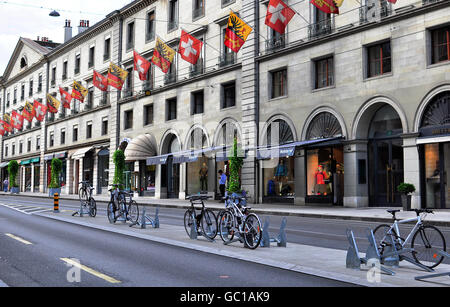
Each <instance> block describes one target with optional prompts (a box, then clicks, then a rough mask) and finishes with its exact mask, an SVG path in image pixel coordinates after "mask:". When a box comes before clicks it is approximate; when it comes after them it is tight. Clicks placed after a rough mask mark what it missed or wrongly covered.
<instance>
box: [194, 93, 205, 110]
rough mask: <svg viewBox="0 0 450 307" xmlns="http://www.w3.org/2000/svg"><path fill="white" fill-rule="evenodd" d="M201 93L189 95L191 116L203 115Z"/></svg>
mask: <svg viewBox="0 0 450 307" xmlns="http://www.w3.org/2000/svg"><path fill="white" fill-rule="evenodd" d="M203 96H204V95H203V91H199V92H195V93H192V94H191V115H195V114H202V113H203V101H204V97H203Z"/></svg>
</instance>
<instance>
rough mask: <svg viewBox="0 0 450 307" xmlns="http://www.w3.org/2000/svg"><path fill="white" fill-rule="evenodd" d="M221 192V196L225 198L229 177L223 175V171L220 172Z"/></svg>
mask: <svg viewBox="0 0 450 307" xmlns="http://www.w3.org/2000/svg"><path fill="white" fill-rule="evenodd" d="M218 173H219V176H220V178H219V190H220V195H221V196H222V197H225V184H226V183H227V175H225V174H224V173H223V171H222V170H219V172H218Z"/></svg>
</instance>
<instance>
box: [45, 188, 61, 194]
mask: <svg viewBox="0 0 450 307" xmlns="http://www.w3.org/2000/svg"><path fill="white" fill-rule="evenodd" d="M55 193H58V195H60V196H61V188H49V190H48V196H53V195H55Z"/></svg>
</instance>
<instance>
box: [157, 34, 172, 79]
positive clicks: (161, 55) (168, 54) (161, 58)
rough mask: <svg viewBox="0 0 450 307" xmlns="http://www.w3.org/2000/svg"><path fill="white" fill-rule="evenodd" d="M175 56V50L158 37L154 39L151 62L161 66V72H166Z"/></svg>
mask: <svg viewBox="0 0 450 307" xmlns="http://www.w3.org/2000/svg"><path fill="white" fill-rule="evenodd" d="M174 58H175V50H173V49H172V48H170V47H169V46H167V45H166V44H165V43H164V42H163V41H162V40H161V39H160V38H159V37H158V38H157V39H156V45H155V50H154V51H153V57H152V63H153V64H155V65H156V66H158V67H159V68H161V70H162V71H163V73H165V74H166V73H167V72H168V71H169V69H170V65H171V64H172V63H173V59H174Z"/></svg>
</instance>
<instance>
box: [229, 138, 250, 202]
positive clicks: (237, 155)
mask: <svg viewBox="0 0 450 307" xmlns="http://www.w3.org/2000/svg"><path fill="white" fill-rule="evenodd" d="M241 152H242V150H241V149H240V148H239V147H238V145H237V138H234V143H233V148H232V150H231V157H230V161H229V162H230V179H229V181H228V188H227V192H228V193H232V194H235V195H237V196H245V195H246V193H245V191H242V190H241V181H240V178H239V174H240V172H241V168H242V165H243V164H244V158H243V157H242V154H241Z"/></svg>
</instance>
